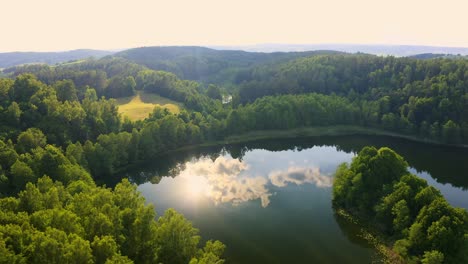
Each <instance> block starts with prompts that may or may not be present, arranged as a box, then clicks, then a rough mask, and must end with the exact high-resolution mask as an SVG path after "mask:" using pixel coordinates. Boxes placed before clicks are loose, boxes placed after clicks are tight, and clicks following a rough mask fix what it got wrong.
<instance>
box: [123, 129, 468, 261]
mask: <svg viewBox="0 0 468 264" xmlns="http://www.w3.org/2000/svg"><path fill="white" fill-rule="evenodd" d="M366 145H373V146H376V147H381V146H388V147H390V148H392V149H394V150H395V151H397V152H398V153H399V154H400V155H402V156H403V157H404V158H405V159H406V160H407V161H408V163H409V165H410V171H411V172H413V173H415V174H417V175H419V176H420V177H422V178H424V179H426V180H427V181H428V182H429V184H431V185H433V186H435V187H436V188H438V189H439V190H441V192H442V194H443V195H444V196H445V197H446V198H447V200H448V201H449V202H450V203H451V204H452V205H454V206H458V207H464V208H468V190H467V187H468V149H463V148H450V147H442V146H436V145H430V144H423V143H416V142H411V141H407V140H403V139H396V138H389V137H378V136H346V137H313V138H297V139H293V140H291V139H288V140H265V141H256V142H251V143H245V144H235V145H226V146H216V147H203V148H197V149H192V150H186V151H181V152H176V153H173V154H171V155H169V156H167V157H164V158H160V159H158V160H155V161H153V162H151V164H149V165H147V166H143V167H139V168H136V169H133V170H131V171H129V172H128V175H127V176H128V177H129V178H130V179H131V180H132V181H133V182H136V183H137V184H139V186H138V189H139V191H141V192H142V194H143V196H144V197H145V198H146V200H147V201H148V202H151V203H154V204H155V209H156V211H157V213H158V215H161V214H163V213H164V211H165V210H166V209H167V208H170V207H172V208H175V209H176V210H177V211H179V212H181V213H183V214H184V215H185V217H186V218H188V219H189V220H190V221H192V222H193V224H194V226H196V227H197V228H199V229H200V233H201V235H202V237H203V238H204V239H218V240H221V241H222V242H223V243H225V244H226V245H227V249H226V254H225V257H226V258H227V260H228V261H227V263H371V262H373V261H378V256H377V255H376V253H375V252H374V250H373V249H372V247H371V246H370V245H368V244H367V243H366V241H364V240H363V239H361V238H360V237H359V236H357V234H358V230H359V227H358V226H355V225H353V224H351V223H349V222H347V221H346V220H344V219H342V218H341V217H339V216H337V215H335V213H334V211H333V208H332V204H331V198H332V196H331V190H332V188H331V186H332V182H333V174H334V172H335V170H336V168H337V166H338V165H339V164H341V163H343V162H350V161H351V159H352V158H353V157H354V156H355V155H356V153H357V152H358V151H359V150H360V149H361V148H362V147H364V146H366Z"/></svg>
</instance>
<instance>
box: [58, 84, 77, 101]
mask: <svg viewBox="0 0 468 264" xmlns="http://www.w3.org/2000/svg"><path fill="white" fill-rule="evenodd" d="M54 89H55V91H56V92H57V99H58V100H59V101H62V102H65V101H77V100H78V95H77V92H76V87H75V84H74V83H73V81H72V80H63V81H57V82H56V83H55V84H54Z"/></svg>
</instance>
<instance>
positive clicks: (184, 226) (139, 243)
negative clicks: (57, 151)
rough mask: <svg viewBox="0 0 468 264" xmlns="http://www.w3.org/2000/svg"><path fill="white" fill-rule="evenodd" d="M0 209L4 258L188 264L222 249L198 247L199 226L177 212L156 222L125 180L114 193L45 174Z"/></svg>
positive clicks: (1, 202)
mask: <svg viewBox="0 0 468 264" xmlns="http://www.w3.org/2000/svg"><path fill="white" fill-rule="evenodd" d="M0 208H1V212H0V252H1V253H2V254H0V262H1V263H17V262H9V261H18V263H114V262H115V263H133V262H134V263H160V262H162V263H188V262H189V261H190V260H191V259H192V258H200V255H199V253H198V250H200V252H203V253H202V254H201V257H205V258H206V257H207V256H209V257H210V258H213V259H215V260H220V257H221V255H222V254H223V250H224V245H222V244H221V243H220V242H218V241H216V242H214V243H213V242H211V241H210V242H208V243H207V244H206V246H205V248H204V249H199V248H198V244H199V240H200V237H199V236H198V230H197V229H195V228H193V227H192V226H191V224H190V222H188V221H187V220H186V219H185V218H184V217H183V216H182V215H180V214H178V213H176V212H175V211H174V210H172V209H170V210H168V211H167V212H166V213H165V214H164V216H162V217H161V218H159V220H158V221H156V220H155V211H154V209H153V207H152V206H150V205H145V201H144V199H143V198H142V197H141V196H140V194H139V193H138V192H137V191H136V186H135V185H132V184H130V183H129V182H128V181H126V180H124V181H123V182H122V183H120V184H118V185H117V186H116V187H115V189H114V190H111V189H106V188H101V187H96V186H95V185H94V183H93V182H92V181H91V182H89V183H86V182H83V181H81V180H78V181H73V182H71V183H70V184H68V185H63V184H62V183H60V182H54V181H52V180H51V179H50V178H48V177H43V178H40V179H39V180H38V182H37V184H36V185H33V184H32V183H28V184H27V186H26V189H25V190H24V191H22V192H21V193H20V194H19V197H18V198H12V197H10V198H4V199H0ZM132 261H133V262H132ZM211 263H214V262H211ZM219 263H221V261H220V262H219Z"/></svg>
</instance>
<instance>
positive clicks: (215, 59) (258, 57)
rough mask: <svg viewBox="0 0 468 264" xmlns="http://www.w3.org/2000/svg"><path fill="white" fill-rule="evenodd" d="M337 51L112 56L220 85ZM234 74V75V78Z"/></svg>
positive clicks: (149, 51)
mask: <svg viewBox="0 0 468 264" xmlns="http://www.w3.org/2000/svg"><path fill="white" fill-rule="evenodd" d="M336 53H341V52H336V51H327V50H320V51H307V52H273V53H263V52H246V51H240V50H216V49H210V48H205V47H196V46H169V47H142V48H135V49H129V50H124V51H121V52H119V53H116V54H115V56H117V57H122V58H125V59H128V60H130V61H132V62H135V63H138V64H143V65H145V66H147V67H148V68H151V69H154V70H163V71H169V72H172V73H175V74H176V75H177V76H179V77H180V78H182V79H189V80H197V81H202V82H211V83H223V82H226V81H229V82H235V80H231V79H232V78H234V77H235V76H236V75H237V74H242V73H241V72H242V70H245V69H246V68H249V67H252V66H255V65H259V64H265V63H276V62H282V61H287V60H290V59H295V58H298V57H306V56H311V55H316V54H336ZM234 72H236V73H235V74H233V73H234Z"/></svg>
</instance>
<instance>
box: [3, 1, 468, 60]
mask: <svg viewBox="0 0 468 264" xmlns="http://www.w3.org/2000/svg"><path fill="white" fill-rule="evenodd" d="M0 10H1V14H0V32H1V36H2V37H1V38H0V52H5V51H16V50H20V51H26V50H29V51H51V50H69V49H77V48H93V49H119V48H129V47H139V46H152V45H250V44H259V43H287V44H316V43H356V44H357V43H360V44H414V45H435V46H458V47H468V15H467V11H468V0H385V1H384V0H354V1H353V0H315V1H314V0H308V1H307V0H286V1H280V0H231V1H225V0H167V1H162V0H126V1H124V0H76V1H71V0H0Z"/></svg>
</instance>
